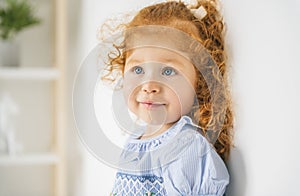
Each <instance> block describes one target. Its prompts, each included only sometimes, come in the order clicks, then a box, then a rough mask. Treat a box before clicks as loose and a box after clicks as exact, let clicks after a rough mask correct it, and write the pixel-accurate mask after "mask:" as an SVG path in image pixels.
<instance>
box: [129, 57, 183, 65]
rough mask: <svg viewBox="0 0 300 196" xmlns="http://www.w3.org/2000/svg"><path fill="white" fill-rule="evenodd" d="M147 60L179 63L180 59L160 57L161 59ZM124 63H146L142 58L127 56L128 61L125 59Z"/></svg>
mask: <svg viewBox="0 0 300 196" xmlns="http://www.w3.org/2000/svg"><path fill="white" fill-rule="evenodd" d="M148 62H157V63H166V64H168V63H180V61H178V60H175V59H171V58H165V59H162V60H161V61H148ZM126 63H130V64H141V63H146V62H145V61H144V60H142V59H131V58H128V61H126Z"/></svg>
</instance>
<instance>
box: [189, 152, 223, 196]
mask: <svg viewBox="0 0 300 196" xmlns="http://www.w3.org/2000/svg"><path fill="white" fill-rule="evenodd" d="M200 165H201V168H199V170H198V172H201V175H196V176H197V179H195V184H194V187H192V194H191V195H211V196H222V195H224V193H225V190H226V186H227V185H228V184H229V174H228V171H227V168H226V166H225V164H224V162H223V160H222V159H221V158H220V157H219V155H218V154H217V153H216V152H215V150H214V149H211V150H210V151H209V152H208V153H207V154H206V155H205V156H203V157H201V164H200Z"/></svg>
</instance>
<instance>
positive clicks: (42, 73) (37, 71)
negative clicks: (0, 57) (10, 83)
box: [0, 67, 59, 80]
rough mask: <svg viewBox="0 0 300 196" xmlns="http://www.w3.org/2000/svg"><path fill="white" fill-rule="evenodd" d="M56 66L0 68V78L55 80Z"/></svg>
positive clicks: (56, 74) (56, 76) (57, 72)
mask: <svg viewBox="0 0 300 196" xmlns="http://www.w3.org/2000/svg"><path fill="white" fill-rule="evenodd" d="M58 78H59V70H58V69H57V68H52V67H51V68H30V67H29V68H3V67H2V68H0V79H6V80H57V79H58Z"/></svg>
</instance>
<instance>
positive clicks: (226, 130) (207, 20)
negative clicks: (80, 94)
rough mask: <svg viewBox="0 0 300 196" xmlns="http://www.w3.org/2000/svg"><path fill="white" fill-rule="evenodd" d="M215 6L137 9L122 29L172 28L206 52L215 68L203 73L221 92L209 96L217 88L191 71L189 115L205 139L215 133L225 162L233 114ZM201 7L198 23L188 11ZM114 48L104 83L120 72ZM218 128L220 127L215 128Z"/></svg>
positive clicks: (203, 2)
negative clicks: (193, 86)
mask: <svg viewBox="0 0 300 196" xmlns="http://www.w3.org/2000/svg"><path fill="white" fill-rule="evenodd" d="M217 3H218V2H217V1H215V0H198V1H197V4H196V5H191V6H187V5H185V4H184V3H183V2H180V1H179V2H177V1H168V2H163V3H158V4H155V5H151V6H148V7H145V8H143V9H141V10H140V11H139V12H138V13H137V14H136V15H135V17H134V18H133V19H132V20H131V21H130V22H129V23H128V24H125V25H124V27H125V29H129V28H132V27H138V26H144V25H163V26H168V27H173V28H176V29H179V30H181V31H183V32H185V33H187V34H189V35H191V36H192V37H193V38H194V39H196V40H197V41H198V42H200V43H201V44H202V46H204V47H205V49H206V50H207V51H208V52H209V54H210V58H212V59H213V61H214V63H215V64H216V65H217V66H210V65H209V64H210V62H209V60H207V63H206V65H205V68H204V69H205V72H211V73H212V76H213V77H214V80H213V81H214V82H216V83H219V84H221V85H219V86H220V87H222V88H223V90H220V89H215V91H214V92H211V90H210V86H218V85H215V84H208V83H207V82H206V81H205V78H204V77H203V76H202V74H201V73H200V71H198V70H197V69H195V70H196V72H197V84H196V94H197V99H198V103H199V106H197V107H194V108H193V109H192V111H191V114H192V115H193V117H194V119H198V121H199V122H198V124H199V126H200V127H201V128H202V130H203V132H204V134H205V135H207V134H208V133H209V130H216V129H217V130H219V132H217V133H218V134H217V136H216V138H215V140H214V142H213V143H214V147H215V148H216V151H217V152H218V154H219V155H220V156H221V158H222V159H223V160H227V159H228V157H229V154H230V149H231V147H232V146H233V110H232V104H231V103H232V99H231V95H230V91H229V85H228V66H227V64H226V60H227V55H226V51H225V48H224V34H225V32H224V22H223V18H222V17H221V14H220V13H219V11H218V9H217V6H218V4H217ZM201 6H202V7H203V8H204V9H205V10H206V12H207V13H206V15H205V16H204V17H203V18H201V19H199V18H197V17H195V15H194V14H193V13H192V11H191V9H197V8H199V7H201ZM114 47H115V48H116V49H117V52H112V53H110V55H109V62H108V64H107V67H106V71H108V72H107V73H108V74H106V75H104V76H103V78H104V79H108V80H113V79H112V78H111V77H109V75H110V74H111V73H112V72H113V71H116V70H118V71H122V72H123V70H124V66H125V62H126V51H125V50H124V48H125V44H124V43H123V44H121V45H118V46H117V45H114ZM216 69H217V70H216ZM217 73H218V74H217ZM224 89H225V90H224ZM213 103H217V104H213ZM222 117H223V118H222ZM220 125H221V127H219V126H220ZM210 133H214V132H210Z"/></svg>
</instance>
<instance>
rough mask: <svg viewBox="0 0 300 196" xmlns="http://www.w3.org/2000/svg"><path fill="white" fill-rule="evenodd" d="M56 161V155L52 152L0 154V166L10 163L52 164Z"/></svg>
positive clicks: (9, 164) (10, 164)
mask: <svg viewBox="0 0 300 196" xmlns="http://www.w3.org/2000/svg"><path fill="white" fill-rule="evenodd" d="M56 163H58V156H57V155H55V154H54V153H43V154H24V155H11V156H9V155H0V166H12V165H54V164H56Z"/></svg>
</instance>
